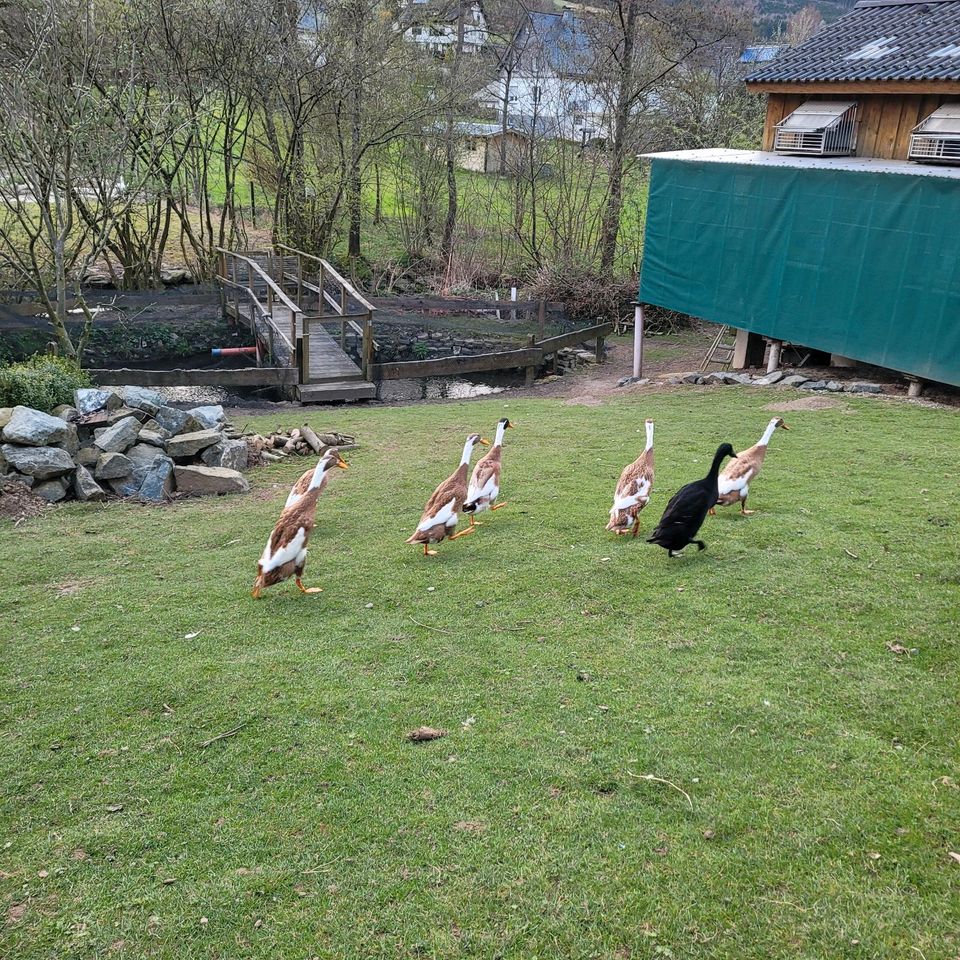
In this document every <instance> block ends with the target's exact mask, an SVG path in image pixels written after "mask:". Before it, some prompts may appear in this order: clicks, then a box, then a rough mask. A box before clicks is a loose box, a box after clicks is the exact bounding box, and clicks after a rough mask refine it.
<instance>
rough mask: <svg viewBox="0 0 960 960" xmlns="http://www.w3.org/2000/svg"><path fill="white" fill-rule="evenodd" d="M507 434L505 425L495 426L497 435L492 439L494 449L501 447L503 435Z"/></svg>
mask: <svg viewBox="0 0 960 960" xmlns="http://www.w3.org/2000/svg"><path fill="white" fill-rule="evenodd" d="M506 432H507V425H506V424H505V423H498V424H497V435H496V436H495V437H494V438H493V445H494V446H495V447H502V446H503V435H504V434H505V433H506Z"/></svg>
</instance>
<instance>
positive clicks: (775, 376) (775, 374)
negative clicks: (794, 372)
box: [753, 370, 784, 387]
mask: <svg viewBox="0 0 960 960" xmlns="http://www.w3.org/2000/svg"><path fill="white" fill-rule="evenodd" d="M783 378H784V373H783V371H782V370H772V371H771V372H770V373H768V374H765V375H764V376H762V377H757V378H756V379H755V380H754V381H753V386H755V387H772V386H773V385H774V384H775V383H779V382H780V381H781V380H782V379H783Z"/></svg>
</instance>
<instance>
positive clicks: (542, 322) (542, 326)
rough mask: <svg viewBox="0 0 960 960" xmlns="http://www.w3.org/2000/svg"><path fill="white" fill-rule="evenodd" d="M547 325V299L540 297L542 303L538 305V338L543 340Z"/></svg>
mask: <svg viewBox="0 0 960 960" xmlns="http://www.w3.org/2000/svg"><path fill="white" fill-rule="evenodd" d="M546 326H547V301H546V300H544V299H543V297H541V298H540V303H539V305H538V307H537V336H538V339H540V340H542V339H543V335H544V332H545V330H546Z"/></svg>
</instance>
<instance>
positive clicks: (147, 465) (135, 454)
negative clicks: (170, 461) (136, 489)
mask: <svg viewBox="0 0 960 960" xmlns="http://www.w3.org/2000/svg"><path fill="white" fill-rule="evenodd" d="M163 457H164V453H163V451H162V450H161V449H159V448H158V447H154V446H151V445H150V444H149V443H138V444H136V445H135V446H132V447H131V448H130V449H129V450H128V451H127V458H128V459H129V460H130V463H131V464H132V466H133V481H134V483H137V484H141V483H143V480H144V478H145V477H146V475H147V474H148V473H149V472H150V469H151V468H152V467H153V464H154V462H155V461H156V460H158V459H161V458H163Z"/></svg>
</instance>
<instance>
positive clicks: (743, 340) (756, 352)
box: [731, 329, 764, 370]
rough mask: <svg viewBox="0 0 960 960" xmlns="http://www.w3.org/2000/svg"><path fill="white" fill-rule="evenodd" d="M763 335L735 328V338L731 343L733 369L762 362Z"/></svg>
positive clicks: (741, 368)
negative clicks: (732, 343)
mask: <svg viewBox="0 0 960 960" xmlns="http://www.w3.org/2000/svg"><path fill="white" fill-rule="evenodd" d="M763 352H764V344H763V337H761V336H760V335H759V334H757V333H751V332H750V331H749V330H743V329H739V330H737V339H736V341H735V342H734V345H733V363H732V364H731V366H733V368H734V369H735V370H743V369H745V368H746V367H758V366H760V365H761V364H762V363H763Z"/></svg>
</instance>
